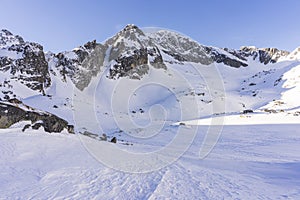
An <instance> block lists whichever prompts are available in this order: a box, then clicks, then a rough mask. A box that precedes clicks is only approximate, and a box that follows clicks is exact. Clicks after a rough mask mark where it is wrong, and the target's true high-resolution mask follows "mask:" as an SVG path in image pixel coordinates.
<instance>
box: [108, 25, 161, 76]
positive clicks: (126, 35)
mask: <svg viewBox="0 0 300 200" xmlns="http://www.w3.org/2000/svg"><path fill="white" fill-rule="evenodd" d="M105 45H107V46H109V50H110V52H109V58H108V60H109V61H110V62H111V63H112V65H111V66H110V70H109V75H108V76H109V77H110V78H113V79H115V78H118V77H124V76H128V77H130V78H134V79H140V78H141V77H142V76H143V75H144V74H147V73H148V71H149V67H150V66H153V67H155V68H163V69H166V65H165V64H164V62H163V59H162V55H161V52H160V50H159V48H158V47H157V45H155V44H154V43H153V42H152V39H151V38H149V37H147V36H146V35H145V34H144V32H143V31H142V30H141V29H139V28H138V27H137V26H135V25H132V24H129V25H127V26H126V27H125V28H124V29H123V30H122V31H120V32H119V33H118V34H116V35H115V36H114V37H112V38H111V39H109V40H108V41H107V42H106V43H105Z"/></svg>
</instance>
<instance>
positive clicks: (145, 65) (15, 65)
mask: <svg viewBox="0 0 300 200" xmlns="http://www.w3.org/2000/svg"><path fill="white" fill-rule="evenodd" d="M299 52H300V51H299V48H298V49H296V50H295V51H293V52H292V53H289V52H287V51H283V50H279V49H276V48H256V47H241V48H240V49H237V50H235V49H229V48H218V47H210V46H205V45H202V44H199V43H198V42H197V41H194V40H193V39H191V38H189V37H187V36H184V35H182V34H180V33H177V32H174V31H169V30H163V29H159V30H156V31H147V30H143V29H140V28H139V27H137V26H136V25H133V24H129V25H127V26H126V27H124V29H122V30H121V31H120V32H118V33H117V34H116V35H114V36H113V37H111V38H110V39H108V40H107V41H105V42H104V43H102V44H101V43H97V41H96V40H94V41H90V42H87V43H86V44H84V45H82V46H79V47H77V48H75V49H73V50H72V51H64V52H60V53H51V52H47V53H45V52H44V50H43V47H42V46H41V45H40V44H37V43H34V42H27V41H24V39H23V38H22V37H20V36H18V35H14V34H12V33H11V32H9V31H8V30H1V31H0V87H1V93H0V101H1V102H2V103H10V102H22V103H23V104H24V105H26V106H28V105H29V106H30V107H32V108H34V109H37V110H40V111H47V112H49V113H54V114H56V115H58V116H59V117H61V118H63V119H65V120H67V121H69V122H72V117H71V113H72V111H73V110H74V108H73V106H74V105H73V103H72V102H71V99H72V98H73V97H72V95H73V94H72V91H74V90H75V91H78V93H80V94H81V93H82V94H85V95H88V92H89V91H90V90H92V91H94V90H96V89H95V88H93V89H91V88H92V87H94V85H95V84H96V83H97V82H98V83H102V82H105V84H106V85H107V88H109V85H110V84H112V83H116V80H120V79H122V80H126V81H128V83H129V82H130V81H141V83H142V82H143V79H144V77H148V78H149V77H150V78H151V76H154V75H153V74H156V76H159V74H169V76H170V77H172V74H171V73H170V69H176V70H180V73H182V74H183V75H185V76H187V77H188V78H187V80H193V81H194V78H195V77H189V76H191V74H194V73H192V71H191V69H189V66H191V65H194V66H196V67H199V68H203V67H204V68H205V69H206V71H207V73H208V74H206V76H208V77H209V73H210V67H212V66H216V67H217V68H218V69H219V70H220V71H221V72H222V75H224V74H225V75H226V74H227V75H226V76H225V77H223V79H224V80H226V81H227V82H234V83H235V84H233V85H238V88H231V86H230V87H229V86H226V84H225V86H226V87H228V88H230V91H234V92H235V94H234V95H233V96H235V98H234V100H233V101H234V102H236V104H235V105H234V106H232V109H231V110H230V111H237V110H239V109H243V108H244V107H250V108H253V107H254V106H255V105H261V104H260V103H258V101H262V100H261V99H264V100H263V102H264V104H265V105H266V104H268V103H269V102H270V101H272V100H274V99H276V98H280V92H279V94H277V93H278V91H281V90H280V89H278V88H277V87H283V82H284V79H283V77H285V76H284V74H285V73H286V72H287V71H288V70H291V69H292V67H295V66H297V63H298V59H299V55H300V53H299ZM211 73H213V72H211ZM233 73H234V74H236V79H234V78H231V77H230V76H231V75H232V74H233ZM194 76H195V75H194ZM257 77H260V78H262V79H261V80H256V78H257ZM204 78H205V77H204ZM240 79H243V80H240ZM254 79H255V80H254ZM101 81H102V82H101ZM193 84H195V85H197V90H199V91H198V96H197V99H198V100H199V102H200V104H203V106H207V105H208V104H210V103H211V102H212V101H213V96H211V97H209V96H206V95H205V94H207V93H208V92H209V91H208V90H207V88H205V87H204V86H203V85H205V81H203V80H202V79H201V77H200V76H199V77H198V78H197V80H195V81H194V82H193ZM293 85H295V84H293ZM105 87H106V86H105ZM105 87H104V89H103V91H97V93H101V94H102V96H103V97H105V98H106V101H107V102H110V99H109V98H110V96H109V95H107V94H104V93H105V92H107V91H108V89H107V88H105ZM66 88H68V89H67V91H66ZM228 88H227V89H228ZM262 88H264V89H262ZM276 88H277V89H278V91H276V90H277V89H276ZM106 90H107V91H106ZM228 90H229V89H228ZM264 91H273V93H274V94H275V93H276V95H273V96H272V95H271V96H270V95H269V94H267V93H264ZM94 92H95V91H94ZM186 92H187V91H178V94H181V95H183V94H184V95H186V96H189V95H192V94H193V95H195V92H190V93H186ZM105 95H106V96H105ZM164 97H165V98H167V95H166V96H163V95H161V96H160V95H158V96H155V95H153V96H152V97H151V102H150V98H149V102H148V104H149V105H150V104H151V103H153V102H161V101H163V99H162V98H164ZM246 97H247V98H248V97H249V98H251V99H252V98H255V99H256V100H254V99H252V100H251V101H250V100H247V102H250V103H245V102H244V101H246V100H245V99H244V98H246ZM216 98H217V97H216ZM218 98H221V95H219V96H218ZM38 99H39V101H40V100H42V101H43V103H44V104H45V106H41V105H39V103H37V101H38ZM145 101H146V100H145ZM10 104H11V103H10ZM23 104H22V105H23ZM99 104H100V103H99ZM246 104H248V105H246ZM241 105H242V107H241ZM229 107H230V106H229ZM140 109H142V108H140ZM145 109H146V108H145ZM205 109H206V107H205ZM12 110H13V109H12ZM134 112H136V111H134ZM143 112H144V110H143ZM66 113H67V114H66ZM107 113H108V112H107ZM105 116H109V113H108V114H107V115H105ZM72 123H73V122H72Z"/></svg>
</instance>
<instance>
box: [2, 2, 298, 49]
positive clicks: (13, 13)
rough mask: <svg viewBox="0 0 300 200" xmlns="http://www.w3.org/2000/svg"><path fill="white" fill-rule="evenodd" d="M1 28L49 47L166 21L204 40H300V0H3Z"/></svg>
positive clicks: (289, 43)
mask: <svg viewBox="0 0 300 200" xmlns="http://www.w3.org/2000/svg"><path fill="white" fill-rule="evenodd" d="M0 5H1V6H0V29H8V30H9V31H11V32H12V33H13V34H18V35H20V36H22V37H23V38H24V39H25V40H26V41H34V42H38V43H40V44H42V45H43V46H44V50H46V51H53V52H60V51H66V50H71V49H73V48H75V47H77V46H80V45H83V44H85V43H86V42H88V41H90V40H94V39H96V40H97V41H98V42H103V41H104V40H106V39H107V38H109V37H111V36H113V35H114V34H116V33H117V32H118V31H120V30H121V29H122V28H123V27H124V26H125V25H126V24H135V25H137V26H138V27H160V28H167V29H171V30H176V31H178V32H180V33H183V34H185V35H188V36H189V37H191V38H193V39H194V40H196V41H198V42H199V43H200V44H204V45H209V46H217V47H228V48H235V49H238V48H240V46H250V45H251V46H257V47H277V48H279V49H284V50H289V51H292V50H294V49H295V48H296V47H298V46H300V24H299V18H300V15H299V11H300V1H299V0H251V1H243V0H193V1H192V0H184V1H181V0H177V1H176V0H151V1H146V0H105V1H102V0H85V1H83V0H51V1H49V0H26V1H24V0H0Z"/></svg>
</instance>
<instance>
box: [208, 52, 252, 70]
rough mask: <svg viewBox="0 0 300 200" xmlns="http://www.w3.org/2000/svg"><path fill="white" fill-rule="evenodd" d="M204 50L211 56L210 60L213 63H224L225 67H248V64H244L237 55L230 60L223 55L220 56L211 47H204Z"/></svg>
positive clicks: (242, 59) (241, 58)
mask: <svg viewBox="0 0 300 200" xmlns="http://www.w3.org/2000/svg"><path fill="white" fill-rule="evenodd" d="M205 50H206V52H207V53H208V54H209V55H211V58H212V60H213V61H214V62H217V63H224V64H225V65H228V66H230V67H235V68H239V67H246V66H248V64H247V63H246V62H244V60H245V58H243V57H242V56H240V55H239V54H236V57H233V58H232V57H229V56H227V55H225V54H221V53H220V52H219V51H217V50H215V49H214V48H212V47H205Z"/></svg>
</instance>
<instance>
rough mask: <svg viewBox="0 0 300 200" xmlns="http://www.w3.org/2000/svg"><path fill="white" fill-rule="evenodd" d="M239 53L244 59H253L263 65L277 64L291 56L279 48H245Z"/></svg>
mask: <svg viewBox="0 0 300 200" xmlns="http://www.w3.org/2000/svg"><path fill="white" fill-rule="evenodd" d="M239 53H240V54H241V55H243V56H244V57H250V56H251V57H253V60H256V59H258V60H259V61H260V62H261V63H263V64H265V65H266V64H269V63H276V62H277V61H278V60H279V59H280V58H282V57H285V56H287V55H288V54H289V52H288V51H284V50H279V49H277V48H256V47H254V46H250V47H247V46H243V47H241V48H240V51H239Z"/></svg>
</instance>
